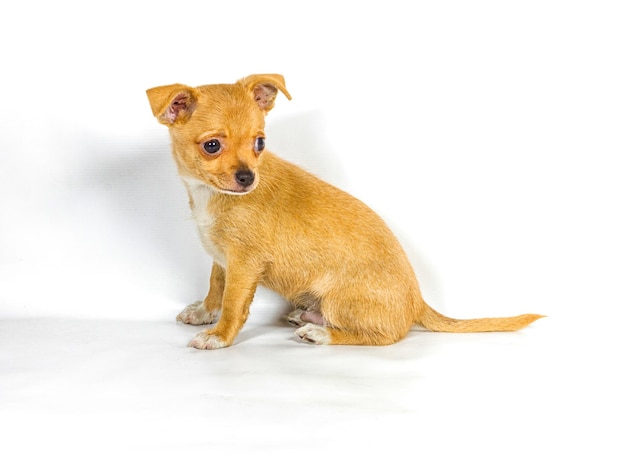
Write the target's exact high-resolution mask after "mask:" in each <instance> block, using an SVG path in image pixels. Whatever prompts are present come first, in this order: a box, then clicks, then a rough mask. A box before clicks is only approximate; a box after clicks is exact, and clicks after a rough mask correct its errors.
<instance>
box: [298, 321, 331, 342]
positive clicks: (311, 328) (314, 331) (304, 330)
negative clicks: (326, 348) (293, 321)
mask: <svg viewBox="0 0 626 455" xmlns="http://www.w3.org/2000/svg"><path fill="white" fill-rule="evenodd" d="M296 335H298V336H299V337H300V339H301V340H303V341H306V342H308V343H312V344H330V333H328V329H326V328H325V327H321V326H319V325H315V324H306V325H305V326H303V327H300V328H299V329H298V330H296Z"/></svg>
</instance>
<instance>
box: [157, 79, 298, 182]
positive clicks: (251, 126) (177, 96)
mask: <svg viewBox="0 0 626 455" xmlns="http://www.w3.org/2000/svg"><path fill="white" fill-rule="evenodd" d="M278 90H280V91H281V92H283V94H284V95H285V96H286V97H287V98H288V99H291V96H290V95H289V92H288V91H287V89H286V88H285V81H284V79H283V77H282V76H281V75H279V74H254V75H252V76H248V77H245V78H243V79H241V80H240V81H237V82H236V83H234V84H217V85H203V86H200V87H188V86H186V85H182V84H173V85H166V86H161V87H155V88H151V89H149V90H148V91H147V94H148V99H149V100H150V106H151V107H152V113H153V114H154V116H155V117H156V118H157V119H158V120H159V122H161V123H163V124H165V125H167V126H168V127H169V131H170V135H171V137H172V151H173V154H174V158H175V160H176V164H177V165H178V170H179V173H180V174H181V176H183V177H184V178H191V179H196V180H199V181H201V182H204V183H206V184H207V185H209V186H211V187H212V188H214V189H215V190H216V191H218V192H221V193H228V194H246V193H248V192H250V191H252V190H253V189H254V188H255V187H256V185H257V183H258V176H257V168H258V165H259V162H260V161H259V160H260V158H261V153H262V152H263V149H264V148H265V133H264V128H265V115H266V114H267V113H268V112H269V111H270V110H271V109H272V108H273V107H274V100H275V99H276V94H277V93H278Z"/></svg>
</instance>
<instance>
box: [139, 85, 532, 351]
mask: <svg viewBox="0 0 626 455" xmlns="http://www.w3.org/2000/svg"><path fill="white" fill-rule="evenodd" d="M278 92H282V93H283V94H284V95H285V96H286V97H287V98H289V99H291V96H290V95H289V92H288V91H287V89H286V87H285V82H284V79H283V77H282V76H280V75H278V74H257V75H251V76H248V77H246V78H244V79H241V80H239V81H237V82H236V83H234V84H217V85H204V86H200V87H189V86H186V85H182V84H173V85H167V86H161V87H155V88H152V89H150V90H148V91H147V94H148V98H149V101H150V105H151V107H152V112H153V114H154V116H155V117H156V118H157V119H158V120H159V122H161V123H163V124H165V125H167V126H168V128H169V131H170V135H171V140H172V152H173V156H174V160H175V161H176V164H177V167H178V172H179V174H180V176H181V177H182V179H183V182H184V184H185V185H186V187H187V190H188V193H189V203H190V206H191V209H192V214H193V217H194V219H195V221H196V223H197V225H198V229H199V233H200V239H201V241H202V244H203V246H204V248H205V250H206V251H207V252H208V253H209V254H210V255H211V256H212V257H213V259H214V263H213V269H212V272H211V279H210V288H209V293H208V295H207V297H206V298H205V299H204V301H202V302H196V303H194V304H192V305H189V306H188V307H187V308H185V310H183V312H181V313H180V314H179V315H178V318H177V319H178V320H179V321H182V322H184V323H188V324H196V325H202V324H211V323H214V322H216V321H217V324H216V325H215V326H214V327H212V328H210V329H208V330H205V331H203V332H201V333H199V334H198V335H197V336H196V337H195V338H194V339H193V340H192V341H191V343H190V346H193V347H195V348H199V349H215V348H221V347H225V346H229V345H231V344H232V343H233V342H234V340H235V338H236V336H237V334H238V333H239V331H240V330H241V328H242V326H243V325H244V323H245V321H246V319H247V317H248V313H249V307H250V304H251V302H252V299H253V296H254V293H255V290H256V288H257V286H258V285H259V284H261V285H263V286H266V287H268V288H270V289H273V290H274V291H276V292H278V293H279V294H281V295H282V296H284V297H285V298H286V299H287V300H289V301H290V302H291V303H292V304H293V306H294V310H293V311H292V312H291V313H290V314H289V315H288V316H287V320H288V321H289V322H290V323H291V324H293V325H295V326H298V327H299V328H298V329H297V330H296V334H297V335H298V336H299V338H300V339H302V340H304V341H307V342H310V343H314V344H357V345H387V344H391V343H394V342H396V341H398V340H400V339H401V338H403V337H404V336H405V335H406V334H407V333H408V331H409V330H410V329H411V327H412V326H414V325H415V324H420V325H422V326H424V327H426V328H427V329H429V330H433V331H440V332H486V331H514V330H518V329H521V328H523V327H525V326H527V325H528V324H530V323H531V322H533V321H535V320H536V319H538V318H540V317H542V316H540V315H535V314H525V315H521V316H515V317H504V318H483V319H469V320H457V319H452V318H448V317H446V316H443V315H441V314H439V313H438V312H436V311H435V310H433V309H432V308H431V307H429V306H428V305H427V304H426V302H425V301H424V299H423V298H422V295H421V293H420V289H419V285H418V281H417V279H416V277H415V274H414V272H413V269H412V267H411V264H410V262H409V260H408V258H407V256H406V254H405V252H404V251H403V249H402V247H401V246H400V243H399V242H398V240H397V239H396V238H395V236H394V235H393V233H392V232H391V231H390V230H389V228H388V227H387V225H386V224H385V223H384V222H383V220H382V219H381V218H380V217H379V216H378V215H376V214H375V213H374V212H373V211H372V210H371V209H370V208H368V207H367V206H366V205H365V204H363V203H362V202H361V201H359V200H357V199H356V198H354V197H352V196H350V195H349V194H347V193H345V192H344V191H341V190H340V189H338V188H335V187H334V186H332V185H329V184H328V183H325V182H324V181H322V180H320V179H318V178H317V177H315V176H313V175H311V174H309V173H307V172H306V171H304V170H302V169H300V168H299V167H297V166H295V165H293V164H291V163H289V162H287V161H285V160H283V159H281V158H279V157H277V156H276V155H274V154H273V153H271V152H269V151H266V150H264V139H265V133H264V129H265V115H266V114H267V113H268V112H269V111H270V110H271V109H272V108H273V107H274V102H275V98H276V96H277V94H278Z"/></svg>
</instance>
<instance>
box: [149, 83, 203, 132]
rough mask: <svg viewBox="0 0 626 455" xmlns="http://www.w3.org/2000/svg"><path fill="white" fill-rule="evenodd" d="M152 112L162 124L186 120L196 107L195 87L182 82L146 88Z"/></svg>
mask: <svg viewBox="0 0 626 455" xmlns="http://www.w3.org/2000/svg"><path fill="white" fill-rule="evenodd" d="M146 93H147V95H148V100H149V101H150V107H151V108H152V113H153V114H154V116H155V117H156V118H157V120H158V121H159V122H161V123H163V124H164V125H168V126H170V125H173V124H174V123H176V122H186V121H187V120H189V117H191V114H192V113H193V111H194V110H195V108H196V102H197V100H198V96H197V93H196V91H195V89H193V88H191V87H188V86H186V85H182V84H172V85H164V86H161V87H154V88H151V89H148V90H146Z"/></svg>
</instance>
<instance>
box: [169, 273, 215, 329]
mask: <svg viewBox="0 0 626 455" xmlns="http://www.w3.org/2000/svg"><path fill="white" fill-rule="evenodd" d="M223 295H224V269H223V268H222V267H221V266H220V265H219V264H217V263H216V262H214V263H213V269H212V270H211V282H210V285H209V293H208V294H207V296H206V297H205V299H204V301H198V302H196V303H192V304H191V305H188V306H187V307H186V308H185V309H184V310H183V311H181V313H180V314H179V315H178V316H177V317H176V320H177V321H180V322H184V323H185V324H191V325H204V324H213V323H214V322H215V321H217V318H218V317H219V314H220V309H221V308H222V297H223Z"/></svg>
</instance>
